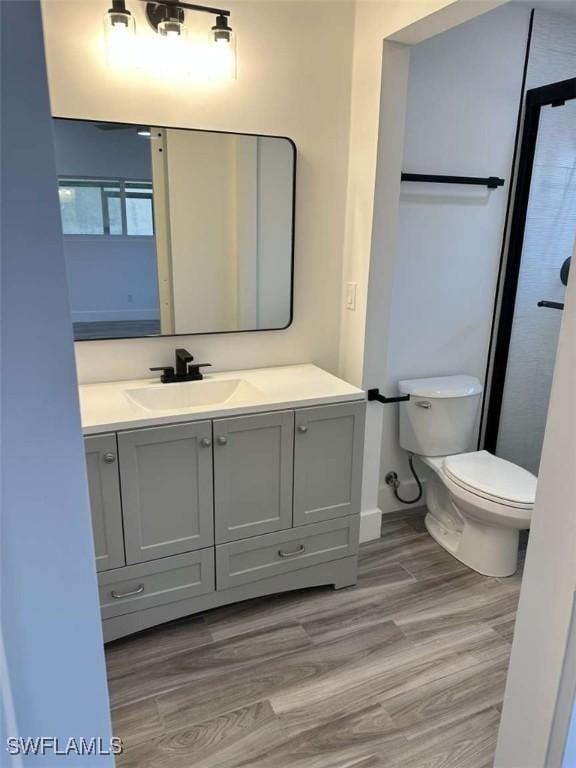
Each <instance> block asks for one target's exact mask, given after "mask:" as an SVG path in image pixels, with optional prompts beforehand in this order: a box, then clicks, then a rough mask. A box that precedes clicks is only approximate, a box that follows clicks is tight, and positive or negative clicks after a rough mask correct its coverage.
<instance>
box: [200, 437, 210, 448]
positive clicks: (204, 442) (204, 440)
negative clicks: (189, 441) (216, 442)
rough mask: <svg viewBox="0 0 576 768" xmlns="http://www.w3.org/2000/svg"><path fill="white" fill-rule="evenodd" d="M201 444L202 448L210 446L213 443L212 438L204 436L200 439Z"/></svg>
mask: <svg viewBox="0 0 576 768" xmlns="http://www.w3.org/2000/svg"><path fill="white" fill-rule="evenodd" d="M200 445H201V446H202V448H210V446H211V445H212V440H210V438H209V437H203V438H202V440H200Z"/></svg>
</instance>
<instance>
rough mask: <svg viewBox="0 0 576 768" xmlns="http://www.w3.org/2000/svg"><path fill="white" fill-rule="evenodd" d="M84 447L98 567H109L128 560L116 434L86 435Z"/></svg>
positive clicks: (117, 566)
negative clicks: (125, 553) (125, 550)
mask: <svg viewBox="0 0 576 768" xmlns="http://www.w3.org/2000/svg"><path fill="white" fill-rule="evenodd" d="M85 447H86V468H87V471H88V491H89V493H90V508H91V511H92V530H93V532H94V550H95V555H96V570H98V571H107V570H109V569H110V568H119V567H120V566H122V565H124V564H125V559H124V537H123V534H122V514H121V510H120V483H119V478H118V460H117V449H116V435H114V434H110V435H95V436H94V437H87V438H86V440H85Z"/></svg>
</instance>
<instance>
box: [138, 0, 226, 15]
mask: <svg viewBox="0 0 576 768" xmlns="http://www.w3.org/2000/svg"><path fill="white" fill-rule="evenodd" d="M140 1H141V2H143V3H146V4H147V5H164V6H167V7H176V8H182V10H186V11H199V12H200V13H211V14H212V15H213V16H226V17H229V16H230V11H227V10H225V9H224V8H212V7H211V6H209V5H194V4H192V3H181V2H180V0H163V2H161V1H160V2H150V0H140Z"/></svg>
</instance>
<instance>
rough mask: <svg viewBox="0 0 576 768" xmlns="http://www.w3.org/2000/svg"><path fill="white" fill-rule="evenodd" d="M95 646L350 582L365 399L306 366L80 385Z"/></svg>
mask: <svg viewBox="0 0 576 768" xmlns="http://www.w3.org/2000/svg"><path fill="white" fill-rule="evenodd" d="M80 401H81V410H82V422H83V430H84V435H85V444H86V459H87V467H88V480H89V490H90V502H91V509H92V522H93V530H94V543H95V555H96V563H97V570H98V580H99V587H100V603H101V609H102V619H103V626H104V637H105V640H112V639H114V638H118V637H121V636H123V635H126V634H129V633H131V632H135V631H138V630H140V629H144V628H146V627H150V626H153V625H155V624H159V623H162V622H164V621H169V620H171V619H175V618H178V617H180V616H185V615H188V614H192V613H196V612H198V611H205V610H207V609H210V608H213V607H215V606H218V605H223V604H226V603H232V602H236V601H239V600H245V599H248V598H252V597H257V596H260V595H267V594H272V593H275V592H282V591H286V590H291V589H298V588H303V587H311V586H315V585H321V584H333V585H334V586H335V587H336V588H341V587H345V586H349V585H351V584H354V583H355V581H356V570H357V553H358V531H359V513H360V492H361V478H362V453H363V442H364V417H365V402H364V401H365V395H364V392H363V391H362V390H360V389H357V388H356V387H353V386H351V385H349V384H347V383H345V382H343V381H341V380H340V379H337V378H336V377H334V376H332V375H331V374H328V373H326V372H325V371H322V370H321V369H319V368H317V367H315V366H313V365H298V366H289V367H282V368H270V369H258V370H252V371H239V372H234V373H225V374H224V373H222V374H214V375H211V376H209V377H207V378H206V379H205V380H204V381H199V382H187V383H177V384H159V383H157V382H155V381H150V380H143V381H126V382H109V383H103V384H90V385H84V386H81V387H80Z"/></svg>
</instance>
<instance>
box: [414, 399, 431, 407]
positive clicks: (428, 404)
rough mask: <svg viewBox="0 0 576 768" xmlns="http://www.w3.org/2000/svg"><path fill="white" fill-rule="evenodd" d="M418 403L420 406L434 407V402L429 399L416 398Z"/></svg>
mask: <svg viewBox="0 0 576 768" xmlns="http://www.w3.org/2000/svg"><path fill="white" fill-rule="evenodd" d="M416 405H417V406H418V407H419V408H432V403H431V402H430V401H429V400H416Z"/></svg>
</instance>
